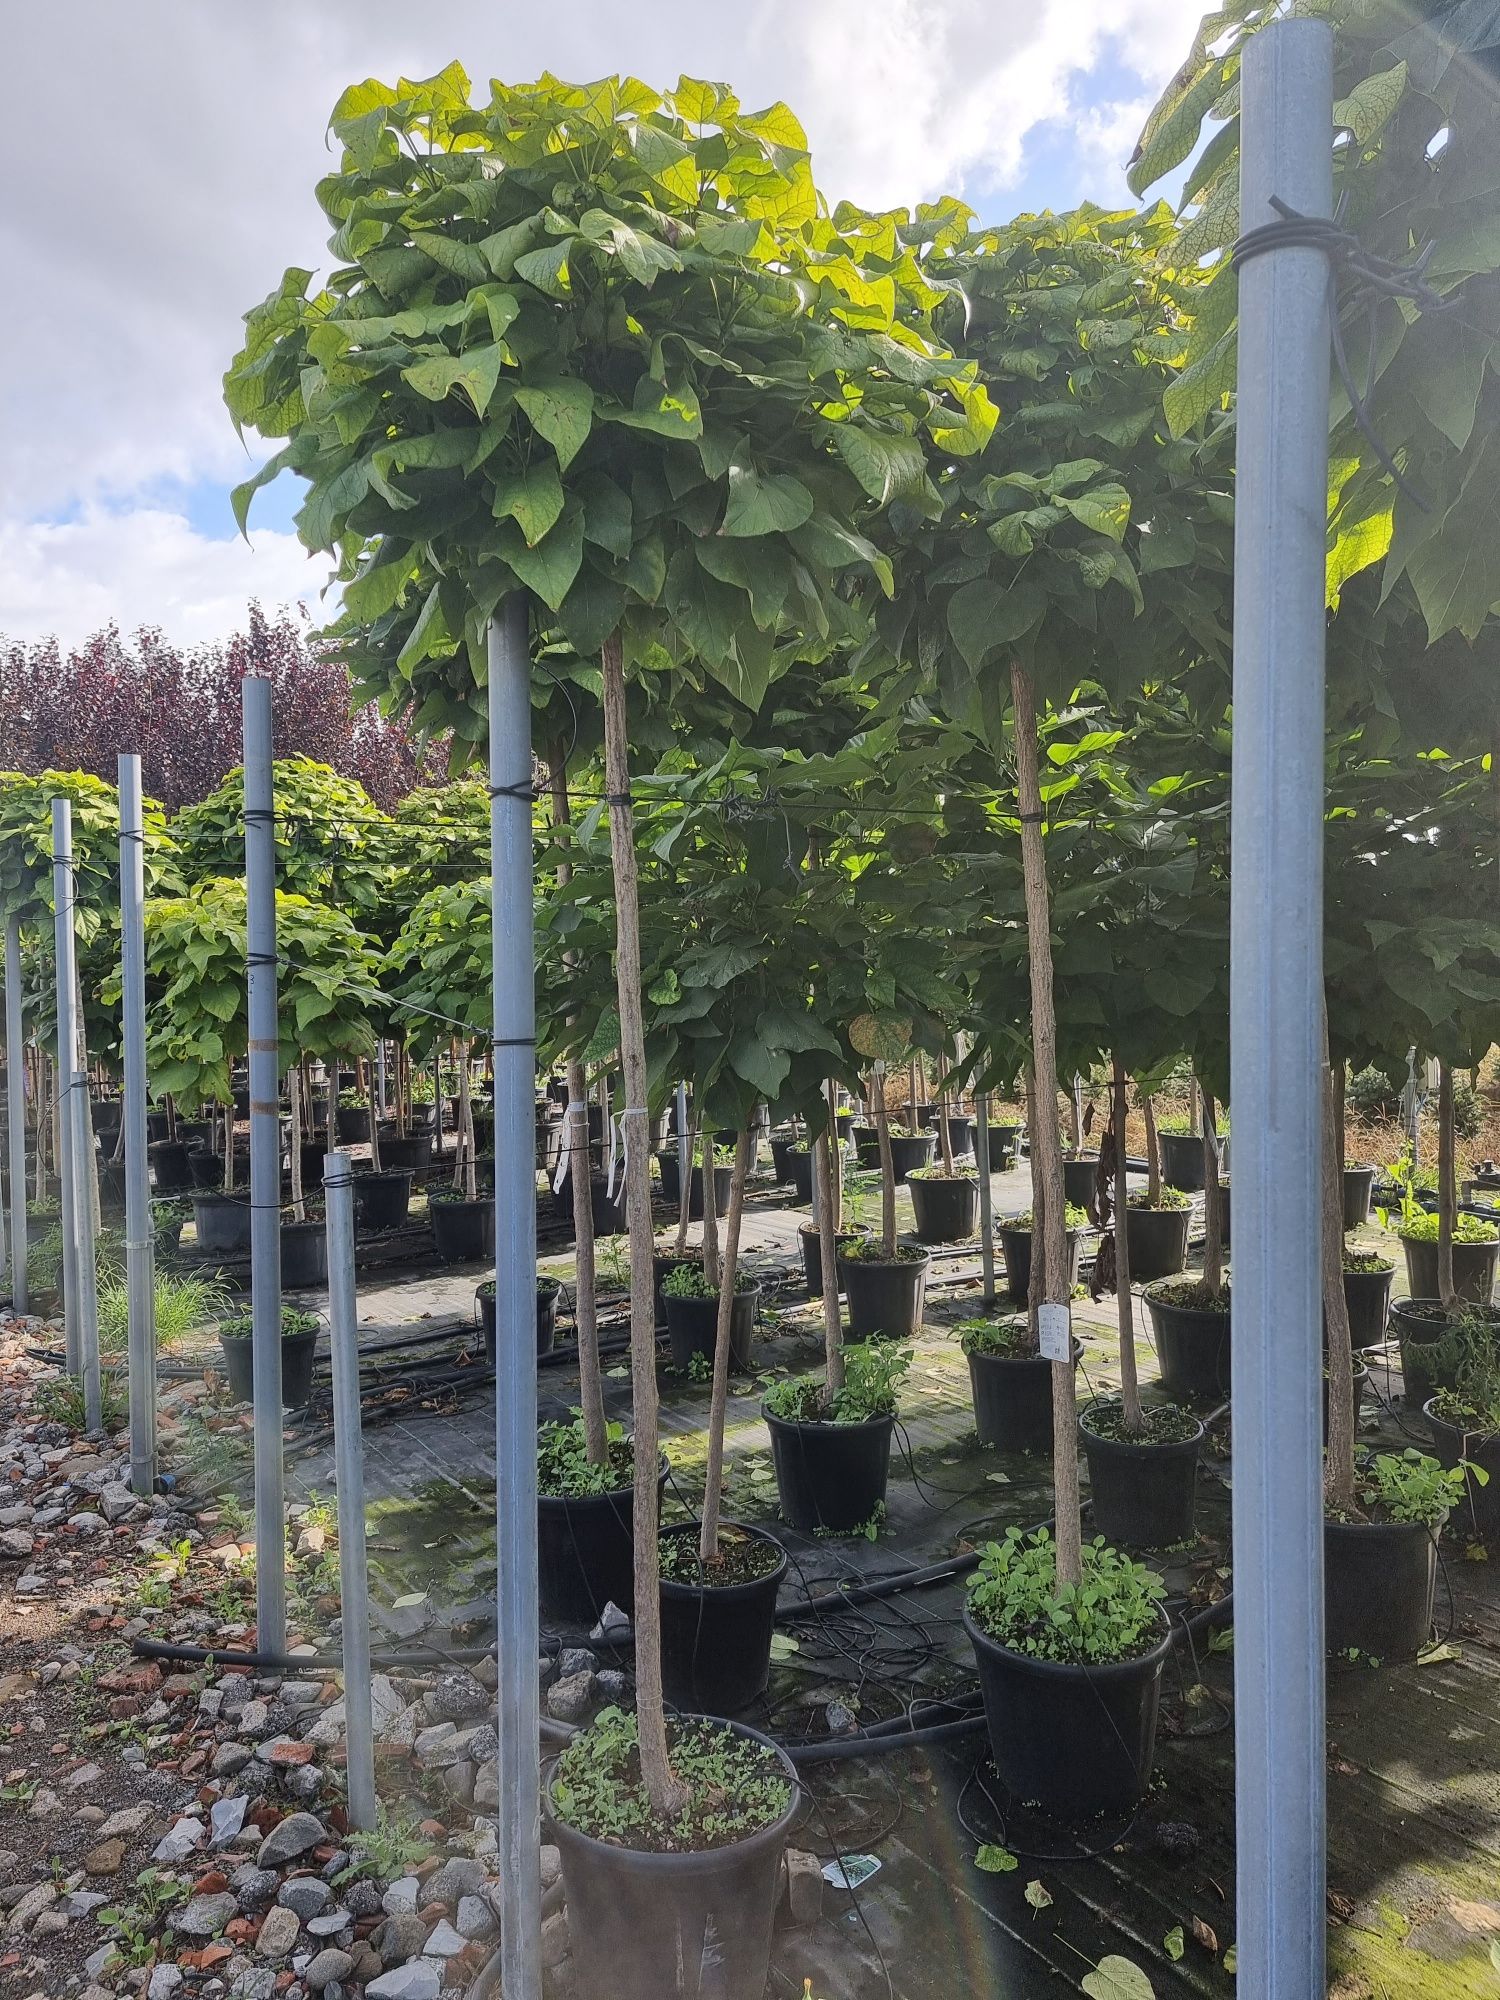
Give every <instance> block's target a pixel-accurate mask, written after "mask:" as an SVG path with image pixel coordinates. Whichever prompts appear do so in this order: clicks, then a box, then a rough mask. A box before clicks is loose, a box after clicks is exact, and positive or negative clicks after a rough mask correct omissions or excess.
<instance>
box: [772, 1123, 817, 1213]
mask: <svg viewBox="0 0 1500 2000" xmlns="http://www.w3.org/2000/svg"><path fill="white" fill-rule="evenodd" d="M801 1143H802V1142H801V1140H800V1139H798V1138H796V1137H795V1136H794V1135H792V1134H790V1133H789V1134H788V1135H787V1136H786V1137H785V1138H778V1137H777V1135H776V1134H775V1133H774V1132H773V1133H772V1134H771V1170H772V1172H773V1173H774V1174H775V1176H776V1181H777V1185H778V1186H780V1187H788V1186H790V1184H791V1180H792V1161H791V1152H792V1148H793V1146H798V1145H800V1144H801ZM808 1198H809V1200H810V1199H811V1196H809V1197H808Z"/></svg>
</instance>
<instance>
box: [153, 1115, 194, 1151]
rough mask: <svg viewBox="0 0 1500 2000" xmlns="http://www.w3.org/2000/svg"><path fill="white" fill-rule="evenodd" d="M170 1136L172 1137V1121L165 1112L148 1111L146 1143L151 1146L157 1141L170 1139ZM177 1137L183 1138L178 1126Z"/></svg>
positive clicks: (180, 1128)
mask: <svg viewBox="0 0 1500 2000" xmlns="http://www.w3.org/2000/svg"><path fill="white" fill-rule="evenodd" d="M171 1136H172V1121H171V1119H170V1118H169V1117H168V1116H167V1114H166V1112H165V1111H148V1112H147V1113H146V1140H147V1143H148V1144H153V1143H154V1142H155V1141H156V1140H158V1139H170V1138H171ZM177 1136H178V1137H179V1138H182V1137H184V1136H185V1135H184V1133H183V1131H182V1127H181V1125H179V1126H178V1128H177Z"/></svg>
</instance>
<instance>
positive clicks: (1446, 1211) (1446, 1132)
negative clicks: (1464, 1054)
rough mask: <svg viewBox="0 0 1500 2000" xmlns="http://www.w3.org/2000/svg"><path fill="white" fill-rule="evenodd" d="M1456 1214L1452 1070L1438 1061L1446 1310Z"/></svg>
mask: <svg viewBox="0 0 1500 2000" xmlns="http://www.w3.org/2000/svg"><path fill="white" fill-rule="evenodd" d="M1457 1213H1458V1176H1457V1173H1456V1171H1455V1167H1454V1145H1453V1069H1452V1065H1451V1064H1450V1063H1448V1062H1446V1061H1445V1060H1443V1059H1442V1058H1439V1061H1438V1239H1437V1268H1438V1297H1439V1298H1440V1299H1441V1300H1442V1302H1443V1304H1444V1306H1445V1307H1446V1308H1447V1309H1448V1311H1449V1312H1451V1311H1452V1310H1453V1305H1454V1300H1455V1298H1456V1296H1457V1294H1456V1291H1455V1288H1454V1283H1453V1223H1454V1219H1455V1217H1456V1216H1457Z"/></svg>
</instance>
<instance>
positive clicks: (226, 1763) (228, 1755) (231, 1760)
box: [208, 1742, 255, 1778]
mask: <svg viewBox="0 0 1500 2000" xmlns="http://www.w3.org/2000/svg"><path fill="white" fill-rule="evenodd" d="M254 1755H255V1752H254V1751H253V1750H252V1749H251V1748H250V1746H249V1744H248V1743H234V1742H230V1743H221V1744H220V1745H219V1746H218V1748H217V1749H216V1750H215V1751H214V1754H213V1756H212V1758H211V1759H210V1760H209V1766H208V1769H209V1774H210V1776H212V1777H215V1778H232V1777H234V1776H235V1774H236V1773H237V1772H239V1771H243V1770H244V1768H245V1766H246V1765H247V1764H248V1763H249V1762H250V1759H251V1758H252V1757H253V1756H254Z"/></svg>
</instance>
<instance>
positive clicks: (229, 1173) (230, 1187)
mask: <svg viewBox="0 0 1500 2000" xmlns="http://www.w3.org/2000/svg"><path fill="white" fill-rule="evenodd" d="M229 1088H230V1092H231V1096H230V1099H229V1102H228V1103H227V1104H226V1105H225V1106H224V1192H225V1194H233V1193H234V1097H233V1095H232V1093H233V1090H234V1082H233V1079H232V1078H231V1080H230V1085H229Z"/></svg>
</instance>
